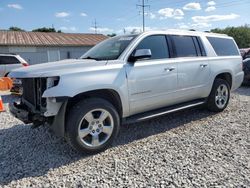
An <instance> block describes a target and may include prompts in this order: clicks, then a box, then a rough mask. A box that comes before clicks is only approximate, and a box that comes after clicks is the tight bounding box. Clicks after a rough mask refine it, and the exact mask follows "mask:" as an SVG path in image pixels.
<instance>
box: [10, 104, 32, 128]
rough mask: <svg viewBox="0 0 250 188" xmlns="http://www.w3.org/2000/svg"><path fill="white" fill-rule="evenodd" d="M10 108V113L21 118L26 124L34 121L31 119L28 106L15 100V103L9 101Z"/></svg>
mask: <svg viewBox="0 0 250 188" xmlns="http://www.w3.org/2000/svg"><path fill="white" fill-rule="evenodd" d="M9 109H10V113H11V114H12V115H13V116H14V117H16V118H17V119H19V120H21V121H22V122H24V123H25V124H29V123H31V122H32V121H31V120H30V119H29V111H28V110H27V108H26V106H24V105H21V104H18V103H16V102H14V103H9Z"/></svg>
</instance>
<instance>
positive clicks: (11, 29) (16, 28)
mask: <svg viewBox="0 0 250 188" xmlns="http://www.w3.org/2000/svg"><path fill="white" fill-rule="evenodd" d="M9 31H25V30H23V29H21V28H19V27H13V26H12V27H10V28H9Z"/></svg>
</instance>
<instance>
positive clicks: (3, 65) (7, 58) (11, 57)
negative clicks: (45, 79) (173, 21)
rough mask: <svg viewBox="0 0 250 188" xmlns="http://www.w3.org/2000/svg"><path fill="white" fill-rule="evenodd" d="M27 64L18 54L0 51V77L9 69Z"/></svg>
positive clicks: (8, 71) (5, 74) (4, 75)
mask: <svg viewBox="0 0 250 188" xmlns="http://www.w3.org/2000/svg"><path fill="white" fill-rule="evenodd" d="M28 65H29V64H28V63H27V62H26V61H25V60H24V59H23V58H22V57H21V56H19V55H16V54H1V53H0V77H6V76H7V75H8V74H9V73H10V71H12V70H14V69H16V68H20V67H23V66H28Z"/></svg>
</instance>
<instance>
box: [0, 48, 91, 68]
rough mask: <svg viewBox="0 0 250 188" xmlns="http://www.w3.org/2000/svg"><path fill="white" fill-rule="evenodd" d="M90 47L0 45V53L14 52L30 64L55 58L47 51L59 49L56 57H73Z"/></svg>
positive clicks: (77, 56)
mask: <svg viewBox="0 0 250 188" xmlns="http://www.w3.org/2000/svg"><path fill="white" fill-rule="evenodd" d="M89 49H90V47H21V46H16V47H13V46H11V47H8V46H0V53H15V54H18V55H20V56H21V57H23V58H24V59H25V60H26V61H27V62H28V63H29V64H30V65H34V64H39V63H46V62H48V61H49V59H55V58H56V57H54V58H52V57H50V58H49V54H51V53H49V52H51V51H53V52H55V51H59V52H58V54H59V56H58V58H60V60H63V59H75V58H79V57H80V56H82V55H83V54H84V53H85V52H87V51H88V50H89Z"/></svg>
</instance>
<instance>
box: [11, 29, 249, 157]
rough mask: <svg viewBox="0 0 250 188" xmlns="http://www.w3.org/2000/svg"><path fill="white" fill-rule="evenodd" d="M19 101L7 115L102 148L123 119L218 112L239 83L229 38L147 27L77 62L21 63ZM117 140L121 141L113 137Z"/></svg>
mask: <svg viewBox="0 0 250 188" xmlns="http://www.w3.org/2000/svg"><path fill="white" fill-rule="evenodd" d="M10 76H11V77H13V78H18V79H21V80H22V84H23V95H22V97H21V101H20V102H18V103H14V104H10V111H11V113H12V114H13V115H14V116H15V117H17V118H18V119H20V120H22V121H23V122H24V123H33V124H34V126H38V125H41V124H44V123H48V124H49V125H51V127H52V129H53V130H54V131H55V132H56V133H57V134H58V135H61V136H64V137H65V138H66V139H67V140H68V142H69V143H70V144H71V145H72V146H73V147H74V148H75V149H77V150H78V151H81V152H89V153H95V152H100V151H103V150H104V149H106V148H107V147H108V146H109V145H110V144H111V143H112V141H113V140H114V138H115V137H116V136H117V133H118V131H119V127H120V124H121V123H124V122H126V123H128V122H137V121H143V120H147V119H150V118H154V117H158V116H161V115H165V114H168V113H170V112H175V111H178V110H183V109H187V108H191V107H195V106H199V105H204V106H206V107H207V108H208V109H209V110H211V111H214V112H221V111H223V110H224V109H225V108H226V107H227V105H228V102H229V98H230V91H233V90H235V89H237V88H238V87H239V86H240V85H241V83H242V81H243V76H244V73H243V71H242V58H241V55H240V52H239V49H238V47H237V45H236V43H235V41H234V39H233V38H231V37H228V36H226V35H219V34H213V33H202V32H191V31H178V30H168V31H159V32H158V31H151V32H145V33H141V34H139V35H126V36H117V37H114V38H110V39H108V40H106V41H104V42H102V43H100V44H98V45H97V46H95V47H94V48H92V49H91V50H90V51H88V52H87V53H86V54H85V55H83V56H82V57H81V58H80V59H74V60H64V61H59V62H54V63H46V64H40V65H35V66H31V67H28V68H25V69H24V68H22V69H18V70H15V71H13V72H11V73H10ZM118 139H119V138H118Z"/></svg>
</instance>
